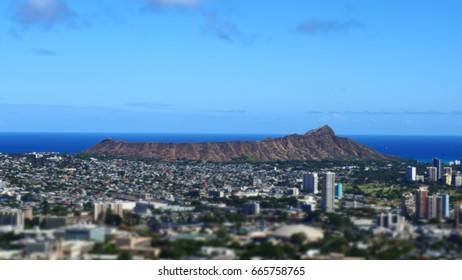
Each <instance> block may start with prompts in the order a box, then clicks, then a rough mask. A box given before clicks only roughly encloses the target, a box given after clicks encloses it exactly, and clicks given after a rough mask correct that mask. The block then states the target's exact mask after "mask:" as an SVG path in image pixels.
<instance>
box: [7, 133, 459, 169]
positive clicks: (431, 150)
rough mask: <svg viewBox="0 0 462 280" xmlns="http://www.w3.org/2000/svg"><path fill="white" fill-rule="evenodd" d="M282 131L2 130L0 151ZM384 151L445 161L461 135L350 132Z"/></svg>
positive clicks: (451, 156) (237, 136)
mask: <svg viewBox="0 0 462 280" xmlns="http://www.w3.org/2000/svg"><path fill="white" fill-rule="evenodd" d="M280 136H282V135H279V134H155V133H153V134H145V133H139V134H137V133H9V132H8V133H6V132H5V133H0V153H10V154H11V153H27V152H59V153H76V152H80V151H82V150H84V149H86V148H89V147H91V146H93V145H94V144H96V143H98V142H100V141H102V140H104V139H106V138H112V139H118V140H124V141H130V142H143V141H152V142H171V143H180V142H205V141H209V142H223V141H239V140H263V139H265V138H269V137H271V138H274V137H280ZM346 137H349V138H351V139H353V140H355V141H357V142H359V143H362V144H364V145H366V146H369V147H371V148H373V149H375V150H377V151H379V152H381V153H384V154H389V155H395V156H398V157H401V158H406V159H415V160H418V161H422V162H428V161H431V159H432V158H434V157H439V158H441V159H443V160H444V161H446V162H448V161H453V160H456V159H461V158H462V136H383V135H380V136H379V135H349V136H346Z"/></svg>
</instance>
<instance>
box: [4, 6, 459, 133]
mask: <svg viewBox="0 0 462 280" xmlns="http://www.w3.org/2000/svg"><path fill="white" fill-rule="evenodd" d="M460 8H462V3H460V2H458V1H445V3H444V4H442V3H437V2H435V1H429V2H426V3H422V2H421V1H406V3H396V2H389V1H377V2H374V4H373V5H372V4H371V3H370V2H367V1H331V2H329V3H322V2H318V1H308V2H307V1H292V2H291V3H290V4H287V3H282V2H280V1H265V2H262V1H252V2H249V1H242V0H236V1H222V0H208V1H205V0H182V1H179V0H170V1H161V0H139V1H132V0H115V1H114V0H112V1H109V0H101V1H97V2H94V1H71V0H9V1H3V2H2V3H0V16H1V18H2V20H1V22H0V30H1V32H0V44H2V48H3V52H2V53H1V54H0V60H1V61H2V66H3V69H7V71H4V73H3V75H2V79H1V83H0V131H2V132H152V133H213V132H215V133H278V134H279V133H280V134H289V133H305V132H306V131H307V130H309V129H312V128H316V127H319V126H322V125H324V124H329V125H330V126H332V127H333V128H334V129H335V131H336V132H337V133H338V134H343V135H345V134H348V135H351V134H376V135H377V134H379V135H383V134H392V135H461V133H460V132H459V130H458V129H457V128H458V127H460V126H461V125H462V121H461V120H460V118H458V116H459V115H461V114H462V110H460V108H459V105H458V102H452V100H454V101H456V100H457V99H458V98H459V96H460V93H461V89H462V88H461V86H460V85H459V84H458V83H457V80H458V79H457V78H458V76H457V73H458V71H457V70H458V66H459V65H460V63H461V62H462V61H461V57H460V55H459V54H458V53H459V49H460V48H461V45H462V39H460V36H457V35H458V30H459V29H460V27H462V19H461V18H460V17H459V16H458V14H457V11H459V10H460ZM429 19H431V20H429ZM438 96H443V97H444V98H437V97H438ZM185 120H187V121H185Z"/></svg>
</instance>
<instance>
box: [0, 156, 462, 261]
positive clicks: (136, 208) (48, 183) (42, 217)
mask: <svg viewBox="0 0 462 280" xmlns="http://www.w3.org/2000/svg"><path fill="white" fill-rule="evenodd" d="M461 186H462V175H461V162H460V161H457V160H455V161H453V162H447V163H443V162H442V161H441V160H439V159H434V160H433V161H432V162H429V163H419V162H416V161H406V160H398V159H396V160H386V161H372V160H371V161H322V162H317V161H304V162H301V161H293V162H290V161H289V162H254V161H241V162H229V163H211V162H201V161H186V160H177V161H156V160H142V159H129V158H125V159H123V158H112V157H107V156H101V157H88V156H83V155H64V154H57V153H29V154H21V155H6V154H0V259H106V260H112V259H459V258H461V257H462V234H461V231H460V230H459V224H460V219H461V217H460V203H459V199H462V189H461Z"/></svg>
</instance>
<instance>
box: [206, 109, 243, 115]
mask: <svg viewBox="0 0 462 280" xmlns="http://www.w3.org/2000/svg"><path fill="white" fill-rule="evenodd" d="M201 112H203V113H218V114H245V113H247V111H245V110H201Z"/></svg>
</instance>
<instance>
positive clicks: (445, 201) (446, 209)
mask: <svg viewBox="0 0 462 280" xmlns="http://www.w3.org/2000/svg"><path fill="white" fill-rule="evenodd" d="M442 197H443V218H449V206H450V204H449V203H450V202H449V195H447V194H443V195H442Z"/></svg>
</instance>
